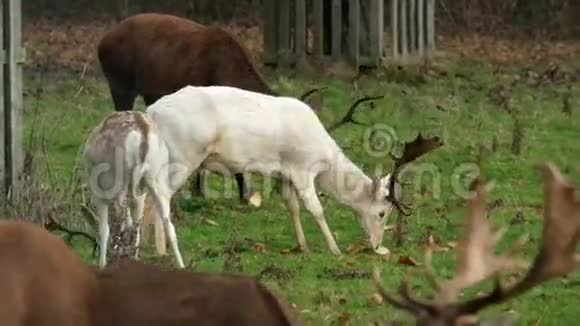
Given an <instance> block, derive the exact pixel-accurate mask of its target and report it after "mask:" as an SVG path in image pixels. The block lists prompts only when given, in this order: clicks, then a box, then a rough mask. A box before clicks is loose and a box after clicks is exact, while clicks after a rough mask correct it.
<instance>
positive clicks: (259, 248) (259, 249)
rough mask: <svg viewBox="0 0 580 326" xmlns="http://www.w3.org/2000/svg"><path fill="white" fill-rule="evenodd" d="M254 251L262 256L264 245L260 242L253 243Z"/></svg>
mask: <svg viewBox="0 0 580 326" xmlns="http://www.w3.org/2000/svg"><path fill="white" fill-rule="evenodd" d="M254 250H256V251H257V252H259V253H261V254H263V253H264V252H266V245H265V244H263V243H261V242H256V243H254Z"/></svg>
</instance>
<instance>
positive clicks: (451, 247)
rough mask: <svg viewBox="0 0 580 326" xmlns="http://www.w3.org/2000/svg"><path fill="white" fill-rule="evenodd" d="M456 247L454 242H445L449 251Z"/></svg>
mask: <svg viewBox="0 0 580 326" xmlns="http://www.w3.org/2000/svg"><path fill="white" fill-rule="evenodd" d="M456 246H457V242H455V241H449V242H447V247H449V248H450V249H455V247H456Z"/></svg>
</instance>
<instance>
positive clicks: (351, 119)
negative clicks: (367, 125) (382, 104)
mask: <svg viewBox="0 0 580 326" xmlns="http://www.w3.org/2000/svg"><path fill="white" fill-rule="evenodd" d="M383 97H385V96H384V95H378V96H365V97H362V98H359V99H358V100H356V101H354V103H352V105H351V106H350V108H349V109H348V111H346V114H345V115H344V117H342V119H340V120H338V121H337V122H335V123H334V124H333V125H332V126H330V127H328V129H327V130H328V132H329V133H331V132H333V131H334V130H336V129H338V128H339V127H341V126H342V125H345V124H347V123H349V122H350V123H352V124H355V125H364V124H363V123H361V122H358V121H356V120H355V119H354V114H355V112H356V109H357V108H358V107H359V105H360V104H362V103H364V102H368V101H375V100H379V99H382V98H383Z"/></svg>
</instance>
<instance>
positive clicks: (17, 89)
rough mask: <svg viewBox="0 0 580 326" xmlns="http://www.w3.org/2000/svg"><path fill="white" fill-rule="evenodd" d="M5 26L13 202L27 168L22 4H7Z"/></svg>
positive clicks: (14, 1)
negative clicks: (23, 136)
mask: <svg viewBox="0 0 580 326" xmlns="http://www.w3.org/2000/svg"><path fill="white" fill-rule="evenodd" d="M3 3H4V4H8V8H6V7H5V8H4V13H3V23H4V24H3V25H4V28H6V27H8V33H4V34H5V35H6V36H7V39H6V40H4V43H3V44H4V45H5V47H6V54H7V55H6V56H7V57H8V64H6V65H5V69H6V70H7V71H6V72H5V74H4V76H6V77H7V80H6V81H5V82H4V103H3V104H4V119H5V120H4V130H5V139H4V144H5V146H6V147H7V148H5V153H6V157H5V175H6V176H7V178H5V180H6V179H7V184H8V187H9V192H10V194H11V198H12V199H15V198H18V196H19V194H20V191H21V180H20V178H21V173H22V165H23V154H24V153H23V149H22V63H23V62H24V55H25V54H24V49H23V48H22V6H21V2H20V0H4V1H3Z"/></svg>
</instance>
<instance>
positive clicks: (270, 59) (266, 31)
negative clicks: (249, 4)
mask: <svg viewBox="0 0 580 326" xmlns="http://www.w3.org/2000/svg"><path fill="white" fill-rule="evenodd" d="M263 8H264V9H263V10H264V14H263V16H264V26H263V31H262V33H263V38H264V58H263V61H264V63H265V64H269V65H275V64H277V63H278V1H275V0H264V7H263Z"/></svg>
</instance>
